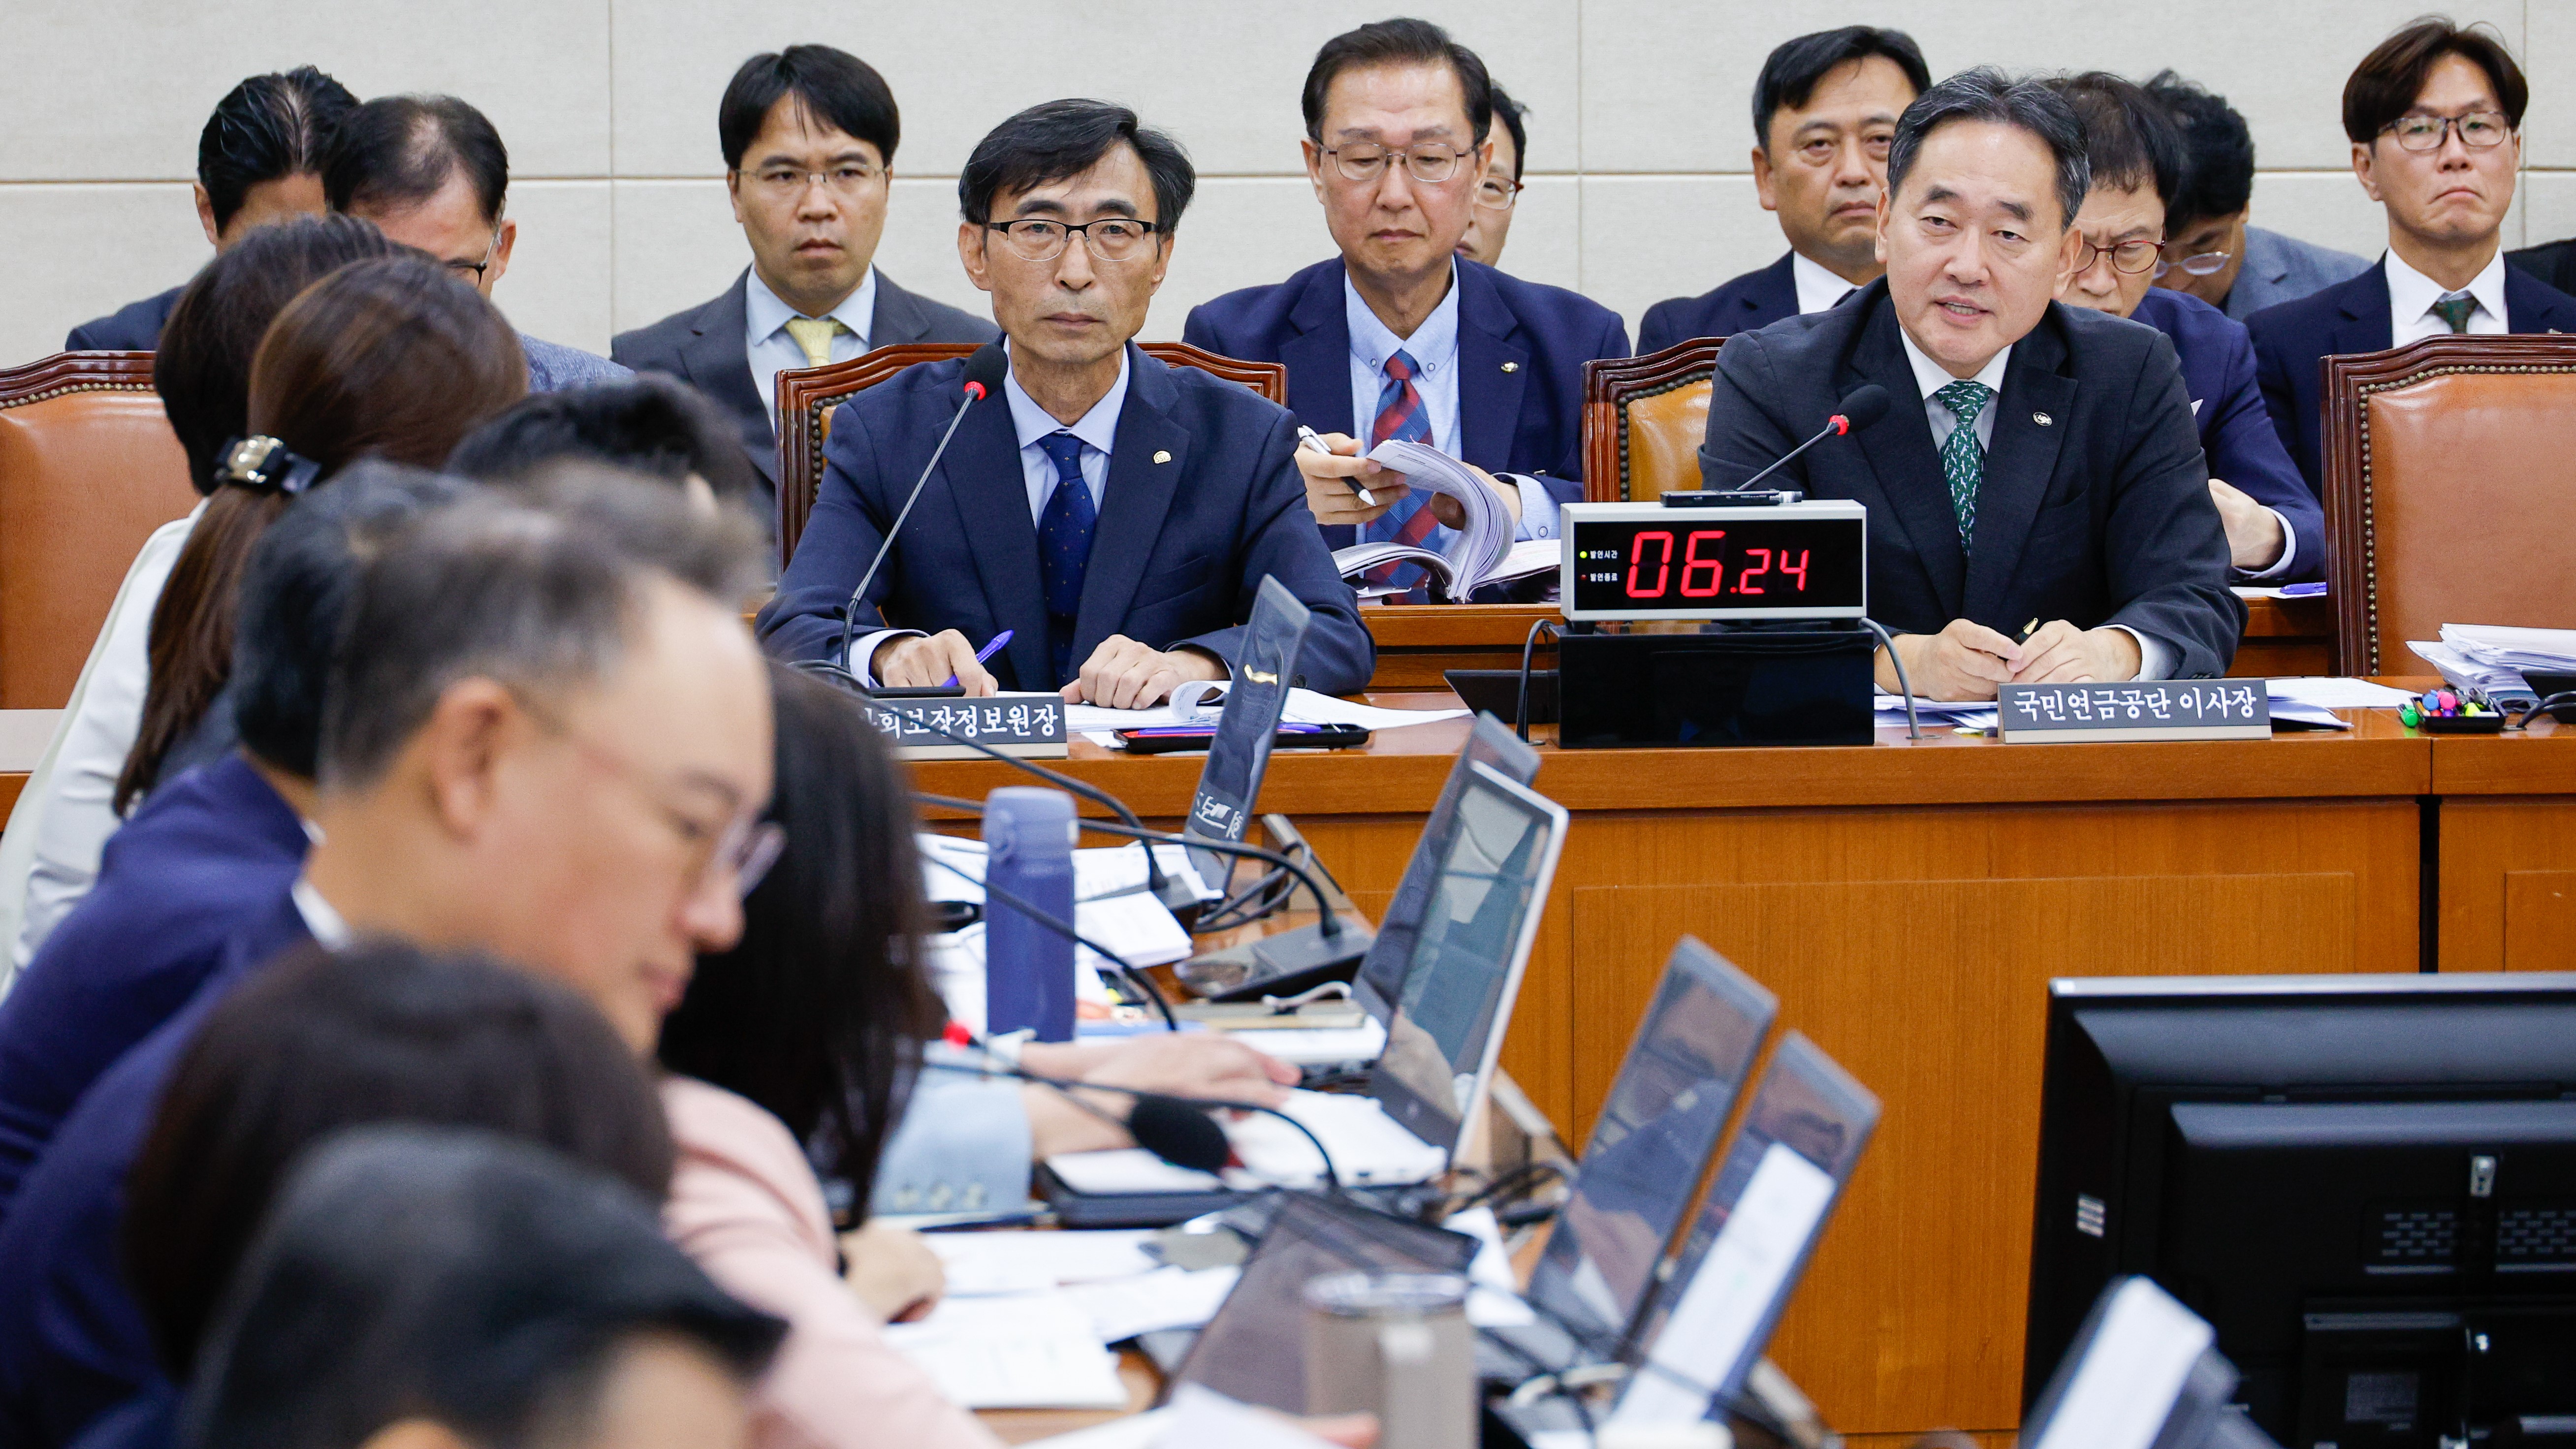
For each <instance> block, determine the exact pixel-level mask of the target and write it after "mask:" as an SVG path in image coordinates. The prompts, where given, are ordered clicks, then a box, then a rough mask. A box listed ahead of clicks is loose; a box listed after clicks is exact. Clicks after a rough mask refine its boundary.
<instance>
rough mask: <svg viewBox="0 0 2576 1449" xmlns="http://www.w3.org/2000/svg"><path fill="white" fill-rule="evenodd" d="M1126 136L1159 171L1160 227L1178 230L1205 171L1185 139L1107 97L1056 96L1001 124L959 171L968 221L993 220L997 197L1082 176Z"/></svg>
mask: <svg viewBox="0 0 2576 1449" xmlns="http://www.w3.org/2000/svg"><path fill="white" fill-rule="evenodd" d="M1122 141H1123V142H1125V143H1126V144H1127V145H1128V146H1130V147H1133V148H1134V149H1135V152H1136V156H1137V159H1139V160H1141V161H1143V162H1144V163H1145V174H1146V175H1148V176H1151V177H1152V178H1153V179H1154V223H1155V226H1154V229H1155V231H1156V233H1157V234H1159V235H1162V236H1170V235H1171V234H1172V231H1173V229H1174V228H1175V227H1178V226H1179V225H1180V224H1181V213H1182V212H1184V211H1186V210H1188V209H1189V205H1190V194H1191V193H1192V192H1194V191H1196V190H1197V189H1198V184H1199V181H1198V172H1197V171H1196V170H1194V169H1192V168H1191V166H1190V158H1189V154H1188V153H1187V152H1185V151H1183V150H1182V149H1181V145H1180V143H1179V142H1178V141H1175V140H1173V139H1172V138H1171V137H1169V136H1166V135H1164V134H1163V133H1162V132H1160V131H1157V130H1154V129H1152V128H1151V127H1148V126H1146V125H1143V124H1142V123H1140V122H1139V121H1138V120H1137V119H1136V113H1135V112H1134V111H1131V110H1129V109H1127V108H1126V107H1125V106H1113V105H1111V104H1110V103H1109V102H1107V101H1079V100H1067V101H1048V102H1046V103H1045V104H1043V105H1036V106H1031V107H1029V108H1028V109H1027V110H1025V111H1022V112H1020V113H1019V114H1018V115H1016V116H1013V117H1011V118H1010V119H1009V120H1007V121H1004V122H1003V123H1002V124H1000V125H998V126H995V127H994V128H993V129H992V132H991V133H990V134H988V135H987V136H985V137H984V139H983V140H981V141H978V142H976V143H975V154H974V155H972V156H969V157H967V158H966V169H965V170H963V171H961V172H959V173H958V175H957V209H958V211H959V213H960V214H961V215H963V216H964V217H965V218H966V219H967V220H968V221H990V220H992V219H993V200H994V198H995V197H998V196H1000V195H1002V194H1003V193H1004V192H1010V191H1025V190H1027V189H1028V188H1030V187H1032V186H1044V185H1046V184H1047V183H1048V182H1050V181H1062V180H1064V179H1065V178H1066V177H1068V176H1079V175H1081V174H1082V173H1083V172H1085V171H1088V170H1090V169H1091V168H1092V167H1094V166H1096V165H1098V164H1099V163H1100V158H1101V157H1103V156H1106V155H1108V154H1109V148H1110V147H1112V146H1115V145H1118V144H1119V143H1120V142H1122Z"/></svg>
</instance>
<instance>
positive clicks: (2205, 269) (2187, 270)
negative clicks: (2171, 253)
mask: <svg viewBox="0 0 2576 1449" xmlns="http://www.w3.org/2000/svg"><path fill="white" fill-rule="evenodd" d="M2229 255H2230V254H2229V253H2227V252H2194V253H2192V254H2191V255H2190V256H2187V257H2185V258H2183V259H2182V260H2181V261H2178V262H2168V261H2165V260H2163V259H2161V258H2159V259H2158V260H2157V262H2156V275H2157V276H2159V277H2161V276H2163V275H2164V274H2165V273H2167V272H2181V273H2183V274H2184V275H2186V276H2193V277H2214V276H2217V275H2218V274H2219V273H2220V272H2223V271H2226V270H2227V258H2228V256H2229Z"/></svg>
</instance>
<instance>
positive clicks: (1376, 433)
mask: <svg viewBox="0 0 2576 1449" xmlns="http://www.w3.org/2000/svg"><path fill="white" fill-rule="evenodd" d="M1417 371H1419V369H1418V368H1416V367H1415V366H1414V362H1413V354H1411V353H1409V352H1406V351H1405V350H1404V349H1403V348H1400V347H1399V348H1397V349H1396V351H1395V355H1394V356H1393V357H1390V358H1388V359H1387V360H1386V367H1385V368H1384V376H1385V379H1386V380H1385V382H1384V383H1383V384H1382V385H1381V386H1380V387H1379V388H1378V390H1377V420H1376V421H1375V422H1373V423H1371V424H1370V425H1369V446H1370V447H1372V448H1374V447H1376V446H1377V445H1378V444H1380V443H1383V442H1385V441H1386V440H1387V439H1389V438H1402V439H1404V440H1405V441H1407V442H1411V443H1423V444H1428V443H1429V442H1430V441H1431V413H1430V410H1429V409H1427V408H1425V407H1424V406H1423V405H1422V393H1421V391H1420V390H1419V389H1417V388H1416V387H1414V385H1413V378H1414V374H1415V373H1416V372H1417ZM1430 501H1431V495H1430V493H1428V492H1427V491H1424V490H1422V489H1415V490H1414V491H1413V492H1411V493H1408V494H1406V495H1405V497H1404V500H1403V501H1402V502H1400V503H1398V504H1396V505H1395V506H1394V507H1393V508H1390V509H1388V510H1387V511H1386V512H1384V513H1382V514H1379V515H1378V516H1377V518H1376V519H1375V520H1373V521H1372V522H1371V523H1370V524H1369V526H1368V529H1367V531H1366V533H1365V534H1363V535H1362V536H1363V537H1365V538H1367V539H1368V540H1369V541H1370V542H1372V543H1375V542H1381V541H1385V542H1394V543H1401V544H1405V545H1407V546H1409V547H1415V548H1418V547H1420V546H1421V545H1422V541H1423V540H1424V539H1426V538H1429V537H1430V536H1431V530H1432V529H1434V528H1436V527H1438V526H1439V523H1440V520H1438V519H1436V518H1434V517H1432V516H1431V510H1430V509H1429V508H1427V507H1425V506H1424V505H1425V504H1427V503H1429V502H1430ZM1429 577H1430V574H1429V573H1428V572H1426V571H1425V570H1424V569H1423V568H1422V566H1421V565H1419V564H1410V563H1391V564H1380V565H1379V566H1377V567H1376V568H1373V569H1371V570H1369V573H1368V580H1369V582H1370V583H1372V584H1379V585H1385V584H1402V585H1404V586H1405V587H1406V588H1408V589H1411V590H1417V591H1418V590H1419V589H1420V588H1421V586H1422V584H1423V582H1424V581H1425V580H1426V579H1428V578H1429Z"/></svg>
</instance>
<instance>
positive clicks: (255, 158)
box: [63, 65, 358, 352]
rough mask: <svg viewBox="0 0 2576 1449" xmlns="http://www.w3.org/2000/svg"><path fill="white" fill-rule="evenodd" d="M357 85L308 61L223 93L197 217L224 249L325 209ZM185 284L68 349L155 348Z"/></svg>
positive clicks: (204, 161)
mask: <svg viewBox="0 0 2576 1449" xmlns="http://www.w3.org/2000/svg"><path fill="white" fill-rule="evenodd" d="M357 105H358V98H357V97H356V96H353V95H351V94H349V88H348V87H347V86H344V85H342V84H340V83H339V82H338V81H336V80H333V79H332V78H331V77H329V76H327V75H324V74H323V73H322V72H320V71H318V70H315V69H314V68H313V67H311V66H309V65H305V66H297V67H296V68H295V69H293V70H290V71H280V72H273V73H271V74H268V75H255V76H252V77H251V78H250V79H248V80H246V81H243V82H242V83H241V84H240V85H237V86H235V87H233V88H232V89H231V90H230V91H227V92H225V93H224V98H223V99H222V100H220V101H217V102H216V103H215V113H214V114H213V115H211V116H209V117H207V118H206V129H205V130H203V131H202V132H199V133H198V136H197V186H196V191H197V224H198V225H199V226H201V227H204V228H205V230H206V240H207V241H208V242H209V243H211V244H212V245H213V246H214V249H215V250H216V251H222V250H223V249H224V248H226V247H228V246H231V245H232V244H233V243H234V242H236V241H239V240H240V239H241V238H242V236H243V234H244V233H246V232H248V231H250V230H251V229H252V228H253V227H260V226H266V225H267V224H268V223H270V222H272V221H283V220H285V219H286V218H288V217H290V216H308V215H314V214H317V213H319V212H320V211H321V210H322V209H323V206H322V145H323V141H324V140H325V138H327V137H328V136H329V135H330V134H331V128H332V127H333V126H335V125H337V124H339V121H340V118H341V117H342V116H344V115H347V114H348V113H349V112H350V111H352V110H355V109H356V108H357ZM186 289H187V284H186V283H185V282H182V283H180V284H179V285H178V286H176V287H172V288H171V289H170V290H169V291H166V292H163V293H160V294H159V295H157V296H151V297H146V298H144V299H143V300H142V301H140V302H130V303H127V304H126V305H125V306H123V307H120V308H118V309H117V310H116V311H114V312H111V313H109V314H108V315H107V316H104V317H97V318H93V319H91V320H90V321H87V322H84V323H82V324H81V325H79V326H78V327H75V328H73V329H72V332H71V336H70V337H68V338H66V339H64V341H63V350H64V351H66V352H152V351H156V350H158V349H159V347H160V345H161V328H162V325H163V324H165V323H167V322H168V321H169V320H170V309H171V308H173V307H176V306H178V305H179V294H180V293H181V292H182V291H185V290H186Z"/></svg>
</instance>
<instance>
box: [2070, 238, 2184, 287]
mask: <svg viewBox="0 0 2576 1449" xmlns="http://www.w3.org/2000/svg"><path fill="white" fill-rule="evenodd" d="M2164 249H2165V244H2164V243H2163V242H2158V241H2148V240H2146V239H2145V238H2144V237H2137V238H2132V239H2131V240H2128V241H2124V242H2119V243H2116V244H2115V245H2112V246H2107V247H2097V246H2095V245H2093V244H2092V243H2091V242H2086V243H2085V244H2084V260H2083V262H2082V263H2081V264H2079V265H2078V266H2077V267H2076V268H2075V270H2076V272H2077V274H2078V275H2081V274H2082V273H2085V272H2089V271H2091V270H2092V269H2093V263H2095V262H2096V261H2098V260H2100V259H2101V258H2103V257H2105V256H2107V257H2109V258H2110V259H2111V270H2113V271H2115V272H2126V273H2128V274H2129V275H2130V276H2132V277H2134V276H2137V275H2139V274H2141V273H2143V272H2147V271H2150V270H2153V269H2154V267H2155V265H2156V259H2157V258H2158V257H2160V256H2162V255H2163V254H2164Z"/></svg>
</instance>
